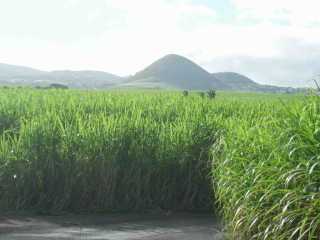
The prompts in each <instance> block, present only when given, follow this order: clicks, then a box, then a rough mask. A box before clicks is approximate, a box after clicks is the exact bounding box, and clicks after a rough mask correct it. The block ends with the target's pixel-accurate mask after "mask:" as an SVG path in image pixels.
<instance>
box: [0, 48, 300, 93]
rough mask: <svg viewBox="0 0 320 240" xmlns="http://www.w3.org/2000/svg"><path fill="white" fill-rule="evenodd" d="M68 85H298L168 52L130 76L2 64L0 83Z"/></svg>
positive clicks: (285, 89)
mask: <svg viewBox="0 0 320 240" xmlns="http://www.w3.org/2000/svg"><path fill="white" fill-rule="evenodd" d="M52 84H61V85H64V86H66V87H68V88H80V89H108V88H144V89H145V88H152V89H180V90H182V89H183V90H208V89H216V90H228V91H249V92H252V91H258V92H296V91H299V89H294V88H289V87H277V86H269V85H262V84H259V83H256V82H254V81H253V80H251V79H249V78H248V77H246V76H244V75H241V74H239V73H234V72H219V73H209V72H208V71H206V70H205V69H203V68H202V67H201V66H199V65H197V64H196V63H194V62H192V61H191V60H189V59H187V58H185V57H183V56H179V55H175V54H169V55H166V56H164V57H163V58H161V59H159V60H157V61H155V62H154V63H152V64H151V65H150V66H148V67H146V68H145V69H143V70H142V71H140V72H138V73H136V74H135V75H133V76H131V77H126V78H122V77H119V76H116V75H113V74H110V73H107V72H102V71H69V70H65V71H52V72H46V71H40V70H37V69H33V68H28V67H23V66H15V65H8V64H0V85H10V86H34V87H49V86H52Z"/></svg>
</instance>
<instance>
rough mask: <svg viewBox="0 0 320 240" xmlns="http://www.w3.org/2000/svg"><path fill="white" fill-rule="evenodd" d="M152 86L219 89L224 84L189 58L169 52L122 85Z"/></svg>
mask: <svg viewBox="0 0 320 240" xmlns="http://www.w3.org/2000/svg"><path fill="white" fill-rule="evenodd" d="M143 85H145V86H149V87H151V86H153V87H159V88H177V89H191V90H207V89H210V88H216V89H221V88H224V87H227V86H225V85H224V84H223V83H222V82H221V81H219V80H218V79H216V78H215V77H214V76H212V75H211V74H210V73H209V72H207V71H206V70H204V69H203V68H201V67H200V66H199V65H197V64H195V63H194V62H192V61H190V60H189V59H187V58H185V57H182V56H179V55H175V54H170V55H167V56H165V57H163V58H161V59H159V60H157V61H156V62H154V63H152V64H151V65H150V66H148V67H147V68H145V69H144V70H142V71H140V72H138V73H137V74H135V75H134V76H133V77H131V78H130V79H128V82H127V84H125V85H124V86H143Z"/></svg>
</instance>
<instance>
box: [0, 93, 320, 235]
mask: <svg viewBox="0 0 320 240" xmlns="http://www.w3.org/2000/svg"><path fill="white" fill-rule="evenodd" d="M319 114H320V100H319V99H317V98H312V97H302V96H290V95H266V94H261V95H257V94H228V93H220V94H218V97H217V99H215V100H210V99H208V98H202V97H200V96H199V95H198V94H195V93H193V94H190V95H189V96H187V97H184V96H182V94H181V93H167V92H107V93H106V92H84V91H63V90H62V91H57V90H45V91H44V90H41V91H39V90H25V89H19V90H18V89H10V90H0V210H1V209H38V210H46V211H81V210H83V209H85V210H88V211H104V212H108V211H122V210H124V211H128V210H148V209H157V208H161V209H171V210H209V209H212V206H213V205H214V202H215V199H216V200H217V203H219V204H220V206H221V209H222V210H221V211H222V213H223V216H224V218H225V221H226V224H227V225H228V226H229V230H230V232H231V234H232V236H233V237H234V238H236V239H318V238H319V235H320V155H319V153H320V145H319V144H320V115H319ZM211 179H213V181H211Z"/></svg>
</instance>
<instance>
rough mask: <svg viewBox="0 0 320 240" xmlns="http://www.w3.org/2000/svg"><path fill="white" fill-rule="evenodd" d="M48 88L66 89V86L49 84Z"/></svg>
mask: <svg viewBox="0 0 320 240" xmlns="http://www.w3.org/2000/svg"><path fill="white" fill-rule="evenodd" d="M49 88H55V89H68V86H66V85H63V84H60V83H52V84H50V86H49Z"/></svg>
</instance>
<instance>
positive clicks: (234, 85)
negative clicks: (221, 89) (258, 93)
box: [212, 72, 261, 91]
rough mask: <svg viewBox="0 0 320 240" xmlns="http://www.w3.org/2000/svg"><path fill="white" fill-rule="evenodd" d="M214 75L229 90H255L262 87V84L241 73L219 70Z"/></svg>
mask: <svg viewBox="0 0 320 240" xmlns="http://www.w3.org/2000/svg"><path fill="white" fill-rule="evenodd" d="M212 75H213V76H214V77H215V78H217V79H219V80H220V81H222V82H223V83H224V84H225V85H226V89H228V90H239V91H255V90H258V89H259V88H260V87H261V85H260V84H258V83H256V82H254V81H253V80H251V79H250V78H248V77H246V76H244V75H241V74H239V73H234V72H219V73H213V74H212Z"/></svg>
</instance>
